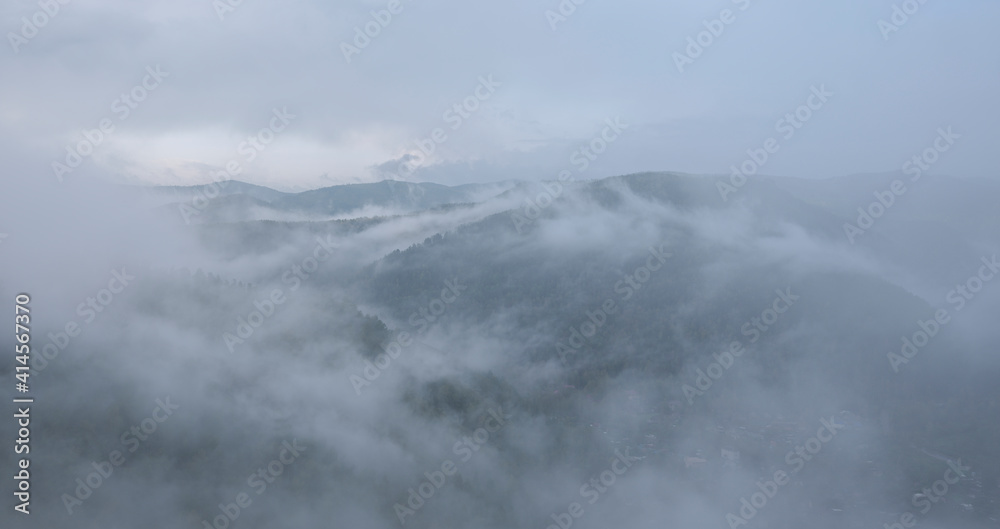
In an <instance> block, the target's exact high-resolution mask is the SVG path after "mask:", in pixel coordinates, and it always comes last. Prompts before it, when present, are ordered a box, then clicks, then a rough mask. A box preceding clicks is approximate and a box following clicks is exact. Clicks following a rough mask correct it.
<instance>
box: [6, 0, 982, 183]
mask: <svg viewBox="0 0 1000 529" xmlns="http://www.w3.org/2000/svg"><path fill="white" fill-rule="evenodd" d="M225 1H226V0H219V1H217V2H215V3H214V4H213V1H212V0H197V1H193V0H171V1H145V2H124V1H106V0H104V1H101V0H90V1H84V0H74V1H70V2H69V3H68V4H67V5H61V4H58V5H59V12H58V13H56V14H55V15H54V16H52V17H51V20H47V21H46V22H45V24H44V26H43V27H40V28H38V29H37V34H35V32H34V31H33V29H32V28H31V27H25V24H24V22H23V20H22V17H28V19H29V20H30V19H31V18H32V17H33V16H34V17H35V18H36V20H45V19H46V18H48V17H47V16H42V15H36V12H39V11H40V9H41V8H40V7H39V5H38V4H37V3H35V2H29V1H25V0H10V1H8V2H4V4H3V7H2V8H0V28H2V29H3V32H4V33H5V39H4V40H5V43H4V49H2V50H0V72H2V82H0V140H2V143H3V145H2V147H0V155H2V156H3V157H4V159H5V162H7V163H5V165H6V166H7V169H8V170H12V173H9V174H8V176H7V177H6V178H12V175H13V177H18V178H29V177H31V178H47V179H51V180H53V181H55V180H56V177H55V175H54V171H53V168H52V162H53V161H59V162H61V163H66V157H67V154H66V146H67V145H76V144H77V143H78V142H80V141H81V140H83V138H84V136H83V132H82V131H83V130H85V129H96V128H98V127H99V124H100V122H101V120H102V119H109V120H110V121H111V123H113V125H114V131H113V132H112V133H111V134H110V136H108V137H106V138H104V139H102V140H101V141H100V142H99V144H98V145H97V146H96V147H95V148H94V152H93V154H92V155H91V156H86V157H85V158H86V159H85V160H84V161H83V163H82V164H81V165H80V167H79V168H76V169H74V170H73V171H72V172H71V173H70V174H67V175H63V177H64V178H65V179H72V178H112V179H116V180H128V181H134V182H148V183H158V184H194V183H204V182H208V181H210V178H211V177H210V174H211V171H212V170H217V169H219V168H221V167H223V166H225V165H226V163H227V162H229V161H230V160H237V161H238V162H239V163H240V167H241V168H242V173H241V174H240V175H239V176H237V178H238V179H240V180H245V181H249V182H253V183H258V184H262V185H269V186H272V187H276V188H281V189H297V188H314V187H321V186H328V185H333V184H336V183H350V182H369V181H376V180H381V179H384V178H398V179H406V180H414V181H432V182H439V183H444V184H457V183H466V182H483V181H494V180H503V179H523V180H541V179H551V178H555V177H556V175H557V174H558V173H559V171H560V170H563V169H574V170H577V169H579V166H576V165H574V163H573V162H571V155H572V153H573V152H574V151H575V150H576V149H579V148H581V147H583V146H585V145H587V144H588V143H590V142H591V140H593V139H594V138H597V137H599V136H600V135H601V133H602V131H603V129H604V128H605V126H606V125H605V120H606V119H608V118H616V117H618V118H619V120H620V121H621V122H622V123H624V124H626V125H627V126H628V128H627V129H625V130H623V131H622V132H621V134H620V136H618V138H617V140H616V141H614V142H613V143H612V144H611V145H609V146H608V147H607V150H606V151H605V152H604V153H603V154H601V155H599V156H597V157H596V160H594V163H593V164H592V165H590V166H589V167H588V169H587V171H586V174H584V175H583V176H582V177H583V178H597V177H602V176H609V175H615V174H623V173H630V172H636V171H645V170H667V171H681V172H688V173H709V174H719V173H728V172H729V169H728V168H729V167H730V166H731V165H733V164H740V163H742V162H743V161H744V160H745V159H747V158H748V155H747V153H746V151H747V149H751V148H760V147H761V146H763V144H764V142H765V140H767V139H768V138H770V137H773V138H775V139H776V140H777V143H778V144H779V145H780V149H779V150H778V151H777V152H775V153H773V154H772V155H770V156H769V159H768V160H767V161H766V162H765V163H764V167H763V168H762V169H761V172H762V173H765V174H773V175H785V176H803V177H829V176H837V175H845V174H853V173H860V172H882V171H894V170H899V169H900V168H901V167H902V165H903V164H904V163H905V162H906V161H907V160H909V159H910V158H912V157H913V156H914V155H917V154H920V153H921V152H923V151H924V150H925V149H927V148H929V147H931V146H932V145H933V144H934V141H935V138H936V137H937V136H938V132H937V130H938V129H939V128H947V127H949V126H950V127H952V128H953V132H954V133H955V134H958V135H960V136H961V137H960V138H957V139H956V140H955V142H954V145H951V146H950V148H949V150H948V151H947V152H943V153H941V154H940V156H939V160H937V162H936V163H935V164H934V166H933V169H932V172H935V173H939V174H949V175H953V176H979V177H994V176H995V174H996V173H995V172H994V171H992V170H991V169H992V168H993V166H994V165H995V157H996V146H997V144H998V139H1000V134H998V132H997V123H998V122H1000V119H998V118H1000V111H998V105H997V103H996V97H997V94H1000V73H998V72H1000V33H998V32H997V31H996V28H995V24H996V21H997V20H1000V3H998V2H996V0H948V1H945V0H928V1H927V2H926V3H924V4H923V5H920V4H918V3H917V2H916V0H910V1H908V2H901V1H896V2H894V1H893V0H845V1H841V2H801V1H797V0H796V1H793V0H771V1H768V2H764V1H759V0H714V1H712V2H677V1H670V0H666V1H658V2H638V1H628V0H626V1H616V2H611V1H607V0H587V1H585V2H583V3H582V5H579V6H575V12H572V13H569V14H568V16H565V17H563V18H561V19H560V18H557V17H555V16H554V14H555V13H559V9H560V7H559V5H560V2H559V1H557V0H535V1H526V0H506V1H503V2H459V1H455V0H452V1H442V0H414V1H411V0H401V3H400V4H399V6H398V7H397V8H396V11H397V13H396V14H394V15H392V19H391V21H390V22H388V24H387V25H385V27H384V28H379V30H378V34H377V36H376V37H375V38H372V39H370V42H369V43H368V44H367V46H366V47H364V48H360V47H359V48H358V49H357V50H356V51H358V52H359V53H354V52H352V51H348V52H347V53H345V48H344V44H347V45H351V46H354V45H355V44H356V43H355V37H356V34H357V33H356V28H363V27H364V26H365V25H366V24H368V23H369V22H371V23H372V25H373V26H372V27H374V24H377V23H376V22H373V16H372V14H371V11H373V10H374V11H380V10H385V9H387V8H388V7H389V5H390V2H389V0H374V1H368V0H364V1H361V0H355V1H346V0H338V1H333V2H322V1H313V0H291V1H283V2H264V1H261V0H243V1H242V3H241V4H240V5H238V6H237V7H235V8H232V9H228V8H227V9H225V10H223V9H221V8H220V6H222V5H228V4H223V2H225ZM231 1H232V2H233V3H235V2H237V1H238V0H231ZM577 1H579V0H577ZM894 3H895V4H897V5H899V6H904V4H905V7H906V8H907V9H910V8H911V7H913V6H919V9H917V10H916V12H914V13H912V14H911V15H907V17H908V20H905V21H903V23H902V24H899V25H898V26H897V27H894V28H892V29H888V28H889V26H888V24H890V23H893V21H892V17H893V6H894ZM564 4H566V5H572V2H571V0H565V2H564ZM911 4H912V5H911ZM400 8H401V10H400ZM564 9H565V6H564ZM724 9H729V10H731V15H730V16H729V17H726V18H727V20H729V21H730V22H731V23H729V24H724V23H719V24H716V25H715V26H716V27H715V28H714V29H716V30H717V31H718V29H719V28H718V26H719V25H721V26H722V28H723V29H722V31H721V34H720V35H718V36H713V37H712V39H711V40H712V42H711V44H710V45H709V46H707V47H706V48H705V49H703V50H702V51H701V54H700V55H699V56H698V57H696V58H694V59H693V61H690V62H688V63H687V64H684V65H683V66H684V68H683V72H682V71H680V69H679V68H678V65H677V64H678V60H677V56H675V55H674V54H675V52H676V53H680V54H686V51H685V48H688V47H689V43H688V40H687V39H688V37H691V38H694V39H697V38H698V34H699V32H702V31H707V30H706V27H705V25H704V22H705V21H711V20H713V19H718V18H720V14H721V13H722V11H723V10H724ZM910 10H911V11H912V9H910ZM547 11H551V12H552V13H550V14H547ZM566 11H567V12H568V10H566ZM880 20H882V21H885V23H883V24H882V25H881V27H880V22H879V21H880ZM900 21H902V16H901V15H900V14H897V15H896V22H900ZM710 25H711V24H710ZM25 36H30V38H26V37H25ZM702 40H703V42H706V41H707V40H708V39H707V34H706V35H703V36H702ZM362 43H363V42H362ZM692 50H693V49H692ZM693 51H694V52H695V53H697V50H693ZM348 56H349V57H348ZM348 58H349V60H348ZM157 66H159V69H160V71H161V72H164V73H166V74H167V75H166V76H165V77H164V78H163V79H162V80H161V81H159V85H157V86H156V88H155V89H153V90H152V91H149V92H148V93H147V94H145V96H146V97H145V100H144V101H142V102H140V103H137V104H135V105H134V106H135V108H130V109H129V112H128V116H127V117H125V118H124V119H122V117H123V115H124V112H123V111H121V109H122V108H123V107H122V106H121V104H122V103H121V102H119V103H118V105H117V107H116V106H115V100H116V98H119V97H120V96H121V94H123V93H128V92H129V91H132V90H133V87H136V86H138V85H140V84H141V83H142V82H143V80H144V76H147V75H148V74H147V67H148V68H150V69H152V70H155V69H156V67H157ZM490 76H492V80H493V81H494V82H495V83H499V86H494V87H493V88H492V89H491V90H492V91H490V90H486V89H480V90H479V94H480V95H481V96H484V95H485V96H487V97H483V98H481V99H482V100H481V101H476V102H475V103H476V105H474V106H478V108H477V109H476V110H475V111H474V112H469V113H468V114H467V116H468V117H467V118H461V122H460V123H461V126H460V127H458V128H457V130H455V129H454V128H453V127H454V126H455V125H456V122H457V121H458V119H457V118H455V117H454V116H456V115H457V114H451V115H450V116H452V117H451V118H450V120H449V117H448V115H446V114H445V112H446V111H447V110H448V109H449V108H451V107H453V106H454V105H455V104H456V103H458V104H461V103H462V101H463V100H465V99H466V98H467V97H475V94H476V89H477V86H479V85H480V83H481V80H480V79H481V78H484V79H490ZM154 83H155V81H153V80H151V79H148V80H147V85H152V84H154ZM813 87H816V88H817V89H819V88H825V90H826V91H827V92H829V93H832V94H833V95H832V96H829V97H828V98H827V101H826V102H825V103H822V105H821V108H817V109H815V110H814V111H811V114H812V115H811V117H810V118H809V120H808V121H807V122H805V123H803V124H802V127H801V128H800V129H796V131H795V134H794V135H791V137H787V138H786V137H785V134H784V133H783V132H781V131H778V130H777V129H776V124H777V122H778V120H779V119H781V118H782V117H783V116H784V115H785V114H786V113H789V112H794V111H795V110H796V109H797V108H798V107H799V106H800V105H803V104H806V103H807V101H809V96H810V94H811V93H812V88H813ZM142 91H143V90H140V91H139V92H137V93H139V94H140V96H141V95H143V94H142ZM818 101H819V100H818V99H817V98H813V100H812V102H813V103H814V106H820V105H819V104H817V103H818ZM470 102H471V100H470ZM115 108H117V109H118V110H117V111H116V110H114V109H115ZM275 109H279V110H280V109H287V112H288V113H291V114H293V115H294V116H295V118H294V119H291V120H290V122H289V123H288V124H287V126H285V127H284V130H282V131H281V132H279V133H277V134H276V137H275V139H274V141H273V142H272V143H270V144H269V145H267V146H266V149H265V150H264V151H263V152H260V153H259V154H258V155H257V156H255V158H254V159H253V160H252V161H250V160H248V155H247V151H246V150H244V151H243V152H242V153H241V152H240V151H239V146H240V144H241V142H243V141H245V139H246V137H247V136H248V134H251V133H256V132H257V131H258V130H259V129H261V128H262V127H267V126H268V125H269V124H270V123H272V119H271V118H272V117H273V116H274V114H273V112H274V110H275ZM274 123H280V122H274ZM436 128H440V129H442V131H443V132H444V133H445V136H446V138H445V139H444V141H443V142H441V143H440V144H437V145H435V149H434V152H433V154H431V155H430V156H429V157H427V159H426V160H423V161H422V162H421V163H420V164H419V167H417V169H416V171H414V172H413V173H412V174H407V173H402V174H401V173H399V172H398V170H397V169H398V167H399V162H400V161H401V160H406V159H408V158H407V156H408V155H414V154H415V153H417V152H419V151H418V145H417V141H418V140H421V139H428V140H429V139H430V138H431V137H432V134H433V132H434V130H435V129H436ZM265 136H267V134H266V133H265ZM438 137H439V138H441V137H442V136H438ZM430 141H431V142H433V140H430ZM598 146H600V144H599V143H598ZM578 159H579V158H578Z"/></svg>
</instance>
